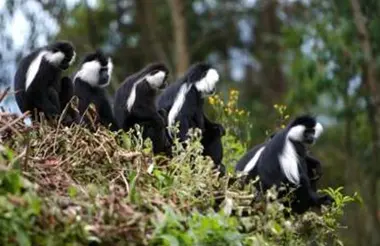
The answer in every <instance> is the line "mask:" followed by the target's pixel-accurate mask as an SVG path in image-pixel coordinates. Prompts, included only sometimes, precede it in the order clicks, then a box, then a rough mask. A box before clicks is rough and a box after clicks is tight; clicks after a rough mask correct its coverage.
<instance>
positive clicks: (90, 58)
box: [75, 51, 113, 88]
mask: <svg viewBox="0 0 380 246" xmlns="http://www.w3.org/2000/svg"><path fill="white" fill-rule="evenodd" d="M112 70H113V64H112V61H111V58H108V60H107V58H106V57H105V56H104V55H103V54H102V53H101V52H100V51H97V52H95V53H91V54H89V55H87V56H86V58H85V59H84V61H83V63H82V67H81V69H80V70H79V71H78V72H77V74H76V76H75V77H78V78H80V79H81V80H83V81H84V82H86V83H88V84H90V85H91V86H93V87H101V88H103V87H106V86H107V85H108V84H109V82H110V79H111V76H112Z"/></svg>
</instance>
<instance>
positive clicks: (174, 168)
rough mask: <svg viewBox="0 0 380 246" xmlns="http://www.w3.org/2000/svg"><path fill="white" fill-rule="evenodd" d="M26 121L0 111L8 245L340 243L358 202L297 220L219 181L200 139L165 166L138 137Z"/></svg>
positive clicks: (1, 236)
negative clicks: (344, 218) (347, 214)
mask: <svg viewBox="0 0 380 246" xmlns="http://www.w3.org/2000/svg"><path fill="white" fill-rule="evenodd" d="M23 117H24V116H22V117H18V116H15V115H12V114H8V113H5V112H1V113H0V148H1V149H0V151H1V156H0V244H1V245H88V244H89V243H91V244H100V245H305V244H310V243H312V242H317V243H318V244H321V245H331V244H338V243H339V242H340V241H339V239H338V238H337V231H338V229H339V228H340V226H339V222H338V221H339V218H340V216H341V215H342V209H343V206H344V205H345V204H346V203H347V202H349V201H351V198H350V197H345V196H343V195H342V194H341V193H340V191H339V190H335V191H334V190H330V192H331V193H332V195H333V196H334V197H335V199H336V200H337V204H335V206H334V207H333V208H329V209H324V211H323V212H322V213H321V214H317V213H314V212H309V213H307V214H305V215H303V216H297V217H289V218H285V217H284V216H283V209H284V208H283V207H282V206H281V205H280V204H279V203H277V202H275V203H266V202H260V203H257V204H255V205H254V206H251V205H250V201H251V200H252V198H253V195H252V194H253V193H252V190H251V188H250V186H246V187H237V186H238V185H228V183H229V182H228V180H229V179H231V178H235V177H232V174H230V175H229V176H227V177H224V178H218V173H215V171H213V170H212V163H211V161H210V160H209V159H205V158H204V157H202V156H201V155H200V153H201V145H200V142H199V137H198V133H197V132H196V131H195V132H193V133H192V134H190V135H191V138H190V139H189V140H188V145H187V147H186V149H183V147H182V146H181V145H180V144H178V142H176V143H175V146H174V148H173V149H174V157H173V158H172V159H167V158H165V157H161V156H156V157H153V156H152V154H151V148H150V143H149V142H145V143H144V142H143V141H142V139H141V138H140V137H139V135H138V136H137V137H135V136H134V135H132V134H131V133H123V134H121V133H119V134H114V133H111V132H109V131H108V130H106V129H104V128H99V129H98V130H96V131H95V132H91V131H89V130H88V129H85V128H82V127H80V126H73V127H70V128H68V127H62V126H60V125H53V124H48V123H47V122H43V123H39V124H33V126H32V127H27V126H25V125H24V123H23ZM231 139H232V140H231ZM235 140H236V138H231V137H228V136H227V137H226V140H225V141H235ZM236 145H237V144H236V143H227V144H226V146H236ZM226 152H227V153H230V154H231V153H232V152H233V151H231V149H229V147H227V148H226ZM240 152H241V151H240ZM236 153H239V151H236ZM233 159H234V158H231V156H229V158H228V160H233ZM226 164H227V165H232V164H233V163H226ZM269 195H273V193H270V194H269ZM242 211H244V216H243V215H242Z"/></svg>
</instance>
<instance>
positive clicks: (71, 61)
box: [69, 51, 77, 65]
mask: <svg viewBox="0 0 380 246" xmlns="http://www.w3.org/2000/svg"><path fill="white" fill-rule="evenodd" d="M76 58H77V53H76V52H75V51H74V53H73V56H72V57H71V60H70V61H69V65H71V64H73V62H74V61H75V59H76Z"/></svg>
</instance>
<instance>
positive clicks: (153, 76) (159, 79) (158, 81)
mask: <svg viewBox="0 0 380 246" xmlns="http://www.w3.org/2000/svg"><path fill="white" fill-rule="evenodd" d="M166 78H167V75H166V73H165V71H162V70H154V71H152V72H150V73H149V74H148V75H146V76H145V79H146V81H147V82H148V84H149V85H150V87H151V88H153V89H159V90H162V89H164V88H165V87H166V86H167V83H166Z"/></svg>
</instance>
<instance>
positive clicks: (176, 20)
mask: <svg viewBox="0 0 380 246" xmlns="http://www.w3.org/2000/svg"><path fill="white" fill-rule="evenodd" d="M168 3H169V5H170V8H171V15H172V23H173V27H172V28H173V33H174V41H175V52H174V59H173V60H174V64H175V67H176V71H175V72H176V75H177V76H180V75H181V74H183V73H185V72H186V70H187V69H188V67H189V64H190V57H189V51H188V41H187V38H188V37H187V22H186V12H185V4H184V1H183V0H168Z"/></svg>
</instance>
